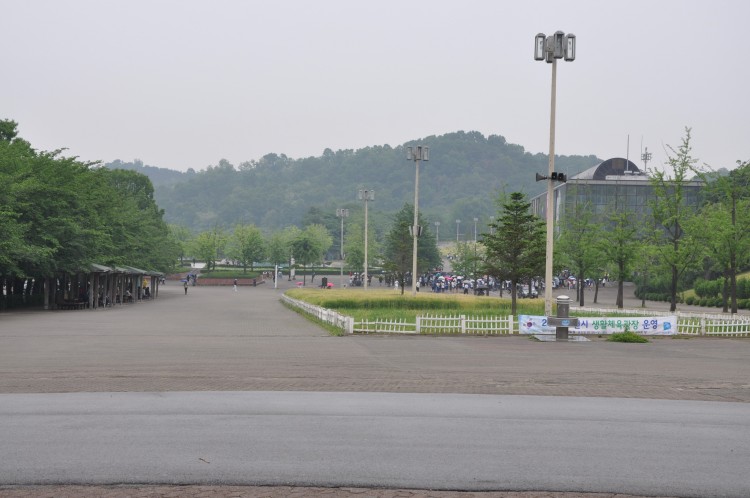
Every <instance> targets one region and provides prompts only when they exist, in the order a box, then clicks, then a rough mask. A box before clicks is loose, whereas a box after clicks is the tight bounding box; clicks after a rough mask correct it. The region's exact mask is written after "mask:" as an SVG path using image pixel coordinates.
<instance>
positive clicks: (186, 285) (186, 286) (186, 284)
mask: <svg viewBox="0 0 750 498" xmlns="http://www.w3.org/2000/svg"><path fill="white" fill-rule="evenodd" d="M187 288H188V283H187V280H185V295H186V296H187Z"/></svg>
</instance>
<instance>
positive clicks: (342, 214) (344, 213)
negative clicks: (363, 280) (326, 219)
mask: <svg viewBox="0 0 750 498" xmlns="http://www.w3.org/2000/svg"><path fill="white" fill-rule="evenodd" d="M336 217H337V218H341V243H340V246H339V249H340V250H339V256H340V257H341V279H340V281H339V285H340V286H341V288H342V289H343V288H344V218H348V217H349V210H348V209H342V208H339V209H336Z"/></svg>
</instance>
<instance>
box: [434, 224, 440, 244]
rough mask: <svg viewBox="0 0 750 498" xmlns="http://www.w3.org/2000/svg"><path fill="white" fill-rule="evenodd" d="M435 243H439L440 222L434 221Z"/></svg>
mask: <svg viewBox="0 0 750 498" xmlns="http://www.w3.org/2000/svg"><path fill="white" fill-rule="evenodd" d="M435 245H436V246H439V245H440V222H439V221H436V222H435Z"/></svg>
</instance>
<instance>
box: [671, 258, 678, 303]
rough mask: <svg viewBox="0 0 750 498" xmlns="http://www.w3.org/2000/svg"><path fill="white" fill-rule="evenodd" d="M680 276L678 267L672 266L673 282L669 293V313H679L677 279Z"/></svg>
mask: <svg viewBox="0 0 750 498" xmlns="http://www.w3.org/2000/svg"><path fill="white" fill-rule="evenodd" d="M678 277H679V275H678V273H677V266H675V265H672V282H671V283H670V285H669V292H670V294H671V296H670V301H669V311H677V279H678Z"/></svg>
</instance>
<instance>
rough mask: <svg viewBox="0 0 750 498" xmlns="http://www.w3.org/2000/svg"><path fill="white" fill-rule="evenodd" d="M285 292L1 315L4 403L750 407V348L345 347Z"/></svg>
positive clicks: (746, 343)
mask: <svg viewBox="0 0 750 498" xmlns="http://www.w3.org/2000/svg"><path fill="white" fill-rule="evenodd" d="M280 283H281V282H280ZM283 283H284V284H287V282H286V281H284V282H283ZM281 292H282V289H274V288H273V283H267V284H262V285H259V286H257V287H241V288H240V289H239V291H238V292H233V291H232V288H231V286H230V287H201V286H197V287H190V289H189V291H188V294H187V295H184V293H183V290H182V288H180V287H179V286H178V285H177V284H175V283H173V282H170V283H168V284H167V285H166V286H163V287H162V288H161V289H160V294H159V298H158V299H156V300H150V301H146V302H142V303H136V304H126V305H121V306H116V307H114V308H107V309H98V310H93V311H91V310H84V311H72V310H71V311H47V312H42V311H34V312H12V313H4V314H0V341H2V347H1V348H0V393H64V392H108V391H141V392H144V391H258V390H260V391H359V392H377V391H383V392H419V393H467V394H530V395H555V396H608V397H639V398H657V399H686V400H710V401H717V400H718V401H741V402H750V362H748V361H747V359H748V357H750V340H747V339H724V338H721V339H720V338H697V337H696V338H689V339H673V338H669V337H665V338H655V339H653V340H652V342H651V343H650V344H621V343H610V342H606V341H605V340H603V339H595V340H594V341H593V342H590V343H543V344H542V343H538V342H535V341H533V340H532V339H529V338H528V337H525V336H510V337H473V336H472V337H454V336H442V337H427V336H419V337H415V336H383V335H356V336H347V337H334V336H330V335H329V334H328V333H327V332H326V331H325V330H324V329H322V328H320V327H318V326H316V325H314V324H312V323H311V322H309V321H308V320H306V319H305V318H304V317H302V316H300V315H298V314H297V313H294V312H292V311H290V310H288V309H287V308H285V307H284V306H283V305H282V304H281V303H280V302H279V295H280V293H281ZM321 292H325V291H324V290H321Z"/></svg>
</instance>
